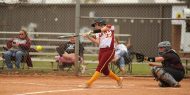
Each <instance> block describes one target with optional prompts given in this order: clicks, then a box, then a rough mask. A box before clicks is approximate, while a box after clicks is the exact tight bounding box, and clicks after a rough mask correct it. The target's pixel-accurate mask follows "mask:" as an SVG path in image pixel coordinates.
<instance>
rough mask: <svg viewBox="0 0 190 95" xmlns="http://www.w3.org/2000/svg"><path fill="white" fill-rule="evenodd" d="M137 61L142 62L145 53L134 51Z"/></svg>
mask: <svg viewBox="0 0 190 95" xmlns="http://www.w3.org/2000/svg"><path fill="white" fill-rule="evenodd" d="M135 55H136V59H137V62H143V61H144V60H145V55H144V54H142V53H135Z"/></svg>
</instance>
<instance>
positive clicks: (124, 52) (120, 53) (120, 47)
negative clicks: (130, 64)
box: [112, 38, 129, 75]
mask: <svg viewBox="0 0 190 95" xmlns="http://www.w3.org/2000/svg"><path fill="white" fill-rule="evenodd" d="M127 46H129V43H127ZM127 46H126V45H125V44H120V43H119V39H118V38H115V56H114V59H113V60H112V61H113V62H114V63H115V65H117V66H118V67H119V69H120V71H121V72H122V74H123V75H124V74H125V73H126V70H125V65H126V64H127V63H126V61H125V59H126V58H127V56H129V52H128V49H127Z"/></svg>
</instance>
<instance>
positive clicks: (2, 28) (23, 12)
mask: <svg viewBox="0 0 190 95" xmlns="http://www.w3.org/2000/svg"><path fill="white" fill-rule="evenodd" d="M42 1H43V0H42ZM95 1H96V0H95ZM95 1H94V2H95ZM75 7H76V4H75V1H72V3H61V4H43V3H40V4H36V3H34V4H30V3H16V4H6V3H0V14H1V15H0V32H1V33H0V34H1V35H0V37H1V38H0V39H1V40H0V42H1V44H0V46H1V48H2V47H4V46H6V42H7V41H8V40H9V39H10V38H12V37H13V36H15V35H17V33H18V31H19V30H20V29H21V28H24V29H26V30H27V31H28V35H29V37H30V38H31V40H32V44H31V48H33V49H34V50H35V49H36V46H42V47H43V50H42V51H37V52H30V54H31V57H32V62H33V63H35V61H34V60H33V59H35V58H39V60H38V61H39V63H49V62H50V63H51V64H50V65H48V66H50V67H51V66H52V68H53V69H55V68H56V64H57V63H56V62H55V61H54V60H55V59H54V56H55V55H57V54H58V53H57V52H56V47H57V46H59V45H60V43H63V42H66V41H68V39H57V37H58V36H60V35H72V34H73V33H75V29H76V28H75V25H76V24H75V23H76V22H75V20H76V19H75V18H76V17H75V15H76V14H75V13H76V10H75ZM185 8H187V5H186V4H184V3H183V4H155V3H152V4H147V3H145V4H143V3H142V4H141V3H140V4H139V3H136V4H128V3H120V4H105V3H90V4H85V3H83V4H81V5H80V27H79V29H78V30H80V32H86V31H89V30H92V29H93V28H92V27H91V23H92V22H93V20H94V18H96V17H102V18H104V19H105V20H106V22H107V23H108V24H112V25H114V26H115V30H116V31H115V32H116V34H121V35H119V36H118V37H119V38H120V41H121V42H125V41H127V40H128V36H125V34H130V35H131V37H130V38H131V44H132V49H133V51H135V52H142V53H144V54H145V55H147V56H156V55H157V44H158V43H159V42H160V41H164V40H168V41H171V42H172V44H173V46H174V48H175V49H177V51H179V50H181V49H183V46H182V44H181V43H184V44H186V43H187V41H188V40H184V39H182V37H186V34H184V33H187V32H183V31H186V30H185V29H186V28H184V27H186V20H187V19H186V16H185V14H184V9H185ZM179 19H181V20H179ZM122 35H123V36H122ZM187 35H189V34H187ZM186 38H187V37H186ZM80 41H81V42H83V45H84V48H85V50H84V57H85V58H84V59H85V60H84V61H86V62H92V63H93V62H94V63H96V62H95V60H97V58H96V57H97V54H98V49H97V46H96V45H94V44H92V43H90V42H89V41H87V40H86V39H83V38H82V37H81V38H80ZM185 47H186V48H188V45H185ZM187 50H188V49H187ZM1 52H4V51H3V49H1ZM38 52H40V53H38ZM43 58H45V59H49V60H45V59H44V61H43ZM89 60H91V61H89ZM54 63H55V64H54ZM42 67H43V66H42Z"/></svg>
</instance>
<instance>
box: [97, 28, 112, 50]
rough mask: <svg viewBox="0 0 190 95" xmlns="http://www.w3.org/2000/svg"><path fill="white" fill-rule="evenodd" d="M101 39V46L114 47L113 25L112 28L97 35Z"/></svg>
mask: <svg viewBox="0 0 190 95" xmlns="http://www.w3.org/2000/svg"><path fill="white" fill-rule="evenodd" d="M96 38H97V39H99V41H100V43H99V48H110V47H112V41H113V40H114V26H111V28H110V30H108V31H106V32H101V33H98V34H97V35H96Z"/></svg>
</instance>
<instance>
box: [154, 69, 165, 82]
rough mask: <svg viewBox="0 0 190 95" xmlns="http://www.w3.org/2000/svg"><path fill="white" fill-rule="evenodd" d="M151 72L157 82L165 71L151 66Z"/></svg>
mask: <svg viewBox="0 0 190 95" xmlns="http://www.w3.org/2000/svg"><path fill="white" fill-rule="evenodd" d="M151 71H152V74H153V76H154V77H155V78H156V79H157V80H160V77H161V76H162V75H164V74H165V71H164V70H163V68H160V67H156V66H153V67H152V68H151Z"/></svg>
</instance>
